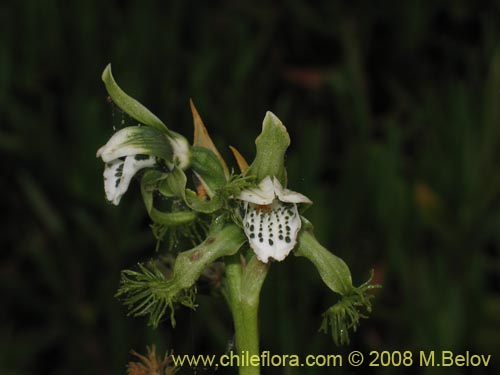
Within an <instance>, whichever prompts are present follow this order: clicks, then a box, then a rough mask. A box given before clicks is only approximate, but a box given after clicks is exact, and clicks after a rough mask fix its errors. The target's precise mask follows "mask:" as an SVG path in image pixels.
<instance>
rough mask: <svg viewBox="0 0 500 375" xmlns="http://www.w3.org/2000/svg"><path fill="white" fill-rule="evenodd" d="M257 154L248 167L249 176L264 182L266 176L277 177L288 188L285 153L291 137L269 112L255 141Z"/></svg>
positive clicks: (278, 120)
mask: <svg viewBox="0 0 500 375" xmlns="http://www.w3.org/2000/svg"><path fill="white" fill-rule="evenodd" d="M255 145H256V149H257V153H256V155H255V159H254V161H253V163H252V164H251V165H250V167H248V170H247V172H246V175H247V176H252V175H253V176H255V177H257V179H258V180H262V179H263V178H265V177H266V176H276V177H277V178H278V180H279V181H280V182H281V184H282V185H283V186H286V183H287V181H286V170H285V152H286V150H287V148H288V146H289V145H290V136H289V135H288V132H287V130H286V128H285V126H284V125H283V123H282V122H281V121H280V119H279V118H278V117H276V115H274V114H273V113H272V112H267V113H266V117H265V118H264V122H263V123H262V132H261V133H260V135H259V136H258V137H257V139H256V140H255Z"/></svg>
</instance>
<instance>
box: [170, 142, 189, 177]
mask: <svg viewBox="0 0 500 375" xmlns="http://www.w3.org/2000/svg"><path fill="white" fill-rule="evenodd" d="M170 143H171V145H172V148H173V154H174V159H175V160H174V162H176V163H177V165H178V166H179V168H181V169H186V168H187V167H188V166H189V162H190V160H191V154H190V150H189V149H190V147H189V143H188V142H187V140H186V139H185V138H184V137H178V138H172V140H171V142H170Z"/></svg>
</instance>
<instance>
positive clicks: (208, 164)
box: [191, 146, 227, 198]
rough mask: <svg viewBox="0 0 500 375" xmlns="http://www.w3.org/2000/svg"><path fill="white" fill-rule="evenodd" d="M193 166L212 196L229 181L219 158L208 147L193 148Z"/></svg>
mask: <svg viewBox="0 0 500 375" xmlns="http://www.w3.org/2000/svg"><path fill="white" fill-rule="evenodd" d="M191 167H192V168H193V171H194V172H195V174H196V176H197V177H198V178H199V179H200V182H201V183H202V184H203V186H204V188H205V190H206V192H207V194H208V196H209V197H210V198H212V197H213V196H214V195H215V192H216V191H217V189H220V188H222V187H224V186H225V185H226V183H227V180H226V175H225V173H224V168H223V166H222V164H221V162H220V160H219V158H218V157H217V155H215V154H214V153H213V152H212V150H209V149H208V148H205V147H196V146H193V147H192V148H191Z"/></svg>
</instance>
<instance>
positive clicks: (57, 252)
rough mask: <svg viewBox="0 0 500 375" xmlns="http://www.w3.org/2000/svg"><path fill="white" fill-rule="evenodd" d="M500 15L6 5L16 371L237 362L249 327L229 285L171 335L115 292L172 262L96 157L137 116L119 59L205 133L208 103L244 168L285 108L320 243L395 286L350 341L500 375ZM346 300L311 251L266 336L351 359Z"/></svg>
mask: <svg viewBox="0 0 500 375" xmlns="http://www.w3.org/2000/svg"><path fill="white" fill-rule="evenodd" d="M499 20H500V5H499V3H498V2H494V1H481V2H472V1H465V0H456V1H416V0H408V1H404V2H403V1H380V2H379V1H377V2H360V1H352V2H347V1H345V2H341V1H323V2H319V1H316V2H306V1H294V0H288V1H285V0H283V1H268V2H265V1H248V2H246V1H223V0H221V1H206V2H202V1H199V2H195V1H181V0H179V1H159V2H150V1H131V0H128V1H127V0H123V1H108V2H102V1H97V0H81V1H56V0H44V1H38V0H24V1H3V2H2V3H1V5H0V155H1V160H2V162H1V163H2V167H1V176H2V177H1V180H0V181H1V184H0V189H1V194H2V199H1V203H0V212H1V213H2V216H3V220H2V225H1V236H0V241H1V253H0V299H1V302H0V306H1V308H0V373H1V374H11V373H15V374H124V373H125V364H126V363H127V361H128V360H130V356H129V354H128V351H129V350H130V349H132V348H133V349H136V350H138V351H141V352H144V351H145V345H146V344H152V343H156V345H157V346H158V347H160V348H161V350H166V349H167V348H169V349H172V348H173V349H175V350H176V352H177V353H212V354H220V353H223V352H224V351H225V350H226V348H227V346H228V343H229V341H230V340H231V337H232V335H233V332H232V327H231V320H230V316H229V313H228V311H227V309H226V307H225V306H224V302H223V300H222V299H221V298H211V297H208V296H203V295H200V296H199V298H198V302H199V309H198V310H197V311H196V312H191V311H188V310H186V309H181V310H179V311H178V313H177V320H178V326H177V328H176V329H175V330H172V329H171V327H170V326H169V325H168V324H167V323H165V324H163V325H161V326H160V328H159V329H158V330H156V331H153V330H152V329H150V328H147V327H146V322H145V320H144V319H133V318H127V317H126V311H125V309H124V308H123V307H122V305H121V304H120V302H119V301H117V300H116V299H115V298H114V297H113V295H114V293H115V291H116V288H117V285H118V279H119V272H120V270H121V269H123V268H127V267H133V265H134V264H135V263H136V262H137V261H143V260H147V259H149V258H150V257H153V256H156V255H155V253H154V245H155V242H154V238H153V236H152V234H151V233H150V230H149V227H148V224H149V222H148V219H147V216H146V214H145V210H144V208H143V207H142V202H141V199H140V194H139V192H138V188H137V184H133V186H132V187H131V189H129V192H128V193H127V195H126V196H125V198H124V199H123V200H122V203H121V204H120V206H119V207H114V206H111V205H110V204H107V203H106V202H105V200H104V192H103V182H102V169H103V165H102V162H101V161H100V160H98V159H96V158H95V151H96V150H97V148H98V147H100V146H101V145H102V144H104V143H105V142H106V140H107V139H108V137H109V136H110V135H111V134H112V132H113V126H115V127H119V126H121V122H122V120H123V121H124V122H125V124H127V122H129V121H130V119H128V118H126V117H124V116H123V115H122V114H121V113H120V112H119V111H117V110H116V109H113V108H112V106H111V105H110V104H109V103H107V101H106V93H105V90H104V88H103V84H102V82H101V81H100V74H101V72H102V70H103V69H104V67H105V65H106V64H107V63H108V62H112V63H113V68H114V74H115V77H116V79H117V80H118V82H119V83H120V84H121V86H122V87H123V88H124V89H125V90H126V91H127V92H129V93H130V94H131V95H133V96H134V97H136V98H138V99H139V100H140V101H142V102H143V103H145V104H146V105H147V106H148V107H149V108H150V109H151V110H153V112H155V113H156V114H157V115H158V116H159V117H160V118H162V119H163V120H164V121H165V122H166V123H167V125H168V126H169V127H171V128H172V129H174V130H176V131H178V132H181V133H183V134H185V135H186V136H188V137H189V139H191V133H192V121H191V115H190V111H189V105H188V100H189V98H190V97H191V98H193V100H194V101H195V103H196V105H197V107H198V110H199V112H200V114H201V115H202V117H203V119H204V121H205V123H206V125H207V127H208V128H209V130H210V132H211V134H212V136H213V138H214V140H215V142H216V144H217V145H218V146H219V148H220V150H221V152H222V153H223V155H224V156H225V157H226V159H227V160H228V161H230V162H229V164H230V165H235V163H234V162H233V160H232V157H231V155H230V153H229V152H228V148H227V146H228V145H230V144H231V145H234V146H236V147H237V148H239V149H240V151H241V152H242V153H243V154H244V155H245V156H246V157H247V158H248V159H249V160H251V159H252V157H253V152H254V144H253V142H254V139H255V137H256V136H257V134H258V133H259V131H260V126H261V121H262V119H263V117H264V114H265V112H266V111H267V110H272V111H273V112H274V113H276V114H277V115H278V116H279V117H280V118H281V119H282V120H283V122H284V123H285V124H286V126H287V127H288V129H289V132H290V134H291V137H292V146H291V148H290V150H289V153H288V158H287V165H288V170H289V176H290V184H289V185H290V187H291V188H292V189H294V190H299V191H301V192H303V193H304V194H306V195H308V196H309V197H311V199H312V200H313V201H314V202H315V204H314V206H313V207H312V208H310V210H309V211H308V212H307V215H306V216H307V217H308V218H309V219H310V220H311V221H312V222H313V223H314V224H315V227H316V234H317V236H318V237H319V239H320V240H321V241H322V242H323V243H324V244H325V245H326V246H327V247H328V248H330V249H331V250H332V251H333V252H334V253H335V254H337V255H339V256H341V257H342V258H344V259H345V260H346V262H347V263H348V264H349V265H350V267H351V270H352V273H353V278H354V281H355V284H360V283H362V282H364V281H365V280H366V279H367V277H368V274H369V270H370V269H371V268H375V272H376V280H377V281H378V282H380V283H382V284H383V285H384V288H383V289H382V290H380V291H379V292H377V296H376V299H375V301H374V312H373V314H372V317H371V318H370V319H369V320H366V321H363V323H362V324H361V327H360V329H359V331H358V332H357V333H356V334H355V335H353V340H352V343H351V346H350V347H349V348H345V349H341V350H340V352H341V353H346V352H348V351H349V350H350V349H358V350H361V351H363V352H364V353H368V352H369V351H370V350H412V351H414V352H415V353H416V352H417V351H418V350H441V349H445V350H453V351H455V352H457V353H458V352H461V351H465V350H470V351H473V352H475V353H480V354H492V355H493V359H492V362H493V364H492V367H495V368H496V369H497V371H498V369H499V363H500V295H499V292H500V247H499V245H500V163H499V162H500V43H499V40H500V22H499ZM335 300H336V297H335V295H333V294H332V293H330V292H329V291H328V290H327V289H326V288H325V287H324V286H323V285H322V283H321V281H320V279H319V277H318V276H317V274H316V273H315V270H314V268H313V267H312V266H311V265H310V264H309V263H307V261H305V260H303V259H295V258H294V257H289V258H287V259H286V261H285V262H283V263H280V264H275V265H273V267H272V269H271V272H270V275H269V278H268V280H266V283H265V285H264V293H263V298H262V306H261V316H260V318H261V328H262V340H261V344H262V345H261V346H262V348H263V349H269V350H271V351H272V352H273V353H276V354H278V353H297V354H301V355H305V354H310V353H313V354H316V353H326V354H328V353H335V352H339V349H337V348H335V347H334V345H333V343H332V340H331V338H330V337H329V336H328V335H325V334H322V333H317V329H318V327H319V325H320V322H321V313H322V312H323V311H324V310H326V308H327V307H329V306H330V305H332V304H333V303H334V302H335ZM373 370H375V369H373ZM439 370H442V369H435V371H434V372H433V371H430V370H429V369H427V370H426V369H419V368H412V369H410V370H408V369H397V368H396V369H392V370H391V369H379V370H378V371H377V372H378V373H403V372H405V373H407V372H411V373H419V374H420V373H440V371H439ZM490 370H491V371H492V372H494V371H495V370H494V369H493V368H491V369H490ZM9 371H10V372H9ZM335 371H336V373H354V369H350V368H349V367H345V368H343V369H336V370H335ZM483 371H484V370H482V371H477V372H478V373H482V372H483ZM441 372H442V373H446V374H448V373H454V374H456V373H458V374H460V373H470V372H471V370H470V369H468V370H466V369H458V368H455V369H449V370H447V371H441ZM181 373H183V374H193V373H197V374H211V373H213V372H210V371H206V372H203V371H202V370H201V369H197V370H196V372H195V371H194V370H191V369H183V370H182V372H181ZM223 373H229V371H226V372H224V371H222V370H220V371H218V372H216V374H223ZM269 373H283V374H305V373H307V374H326V373H330V371H329V370H328V369H324V368H323V369H321V368H315V369H308V370H307V371H304V369H303V368H302V369H300V371H294V370H293V369H283V370H281V369H275V370H274V371H270V370H269V369H267V371H264V374H269Z"/></svg>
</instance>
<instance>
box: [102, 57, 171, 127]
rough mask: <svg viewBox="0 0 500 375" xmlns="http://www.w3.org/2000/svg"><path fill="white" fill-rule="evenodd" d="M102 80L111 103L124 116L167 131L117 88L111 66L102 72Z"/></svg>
mask: <svg viewBox="0 0 500 375" xmlns="http://www.w3.org/2000/svg"><path fill="white" fill-rule="evenodd" d="M102 80H103V82H104V85H105V86H106V90H107V91H108V94H109V96H110V97H111V99H113V102H114V103H115V104H116V105H117V106H118V107H119V108H120V109H122V110H123V111H124V112H125V113H126V114H128V115H129V116H130V117H132V118H133V119H136V120H137V121H139V122H140V123H142V124H144V125H148V126H151V127H153V128H156V129H158V130H161V131H168V128H167V126H166V125H165V124H164V123H163V122H162V121H161V120H160V119H159V118H158V117H156V116H155V115H154V114H153V113H152V112H151V111H150V110H149V109H147V108H146V107H145V106H144V105H142V104H141V103H140V102H139V101H137V100H135V99H134V98H132V97H131V96H129V95H128V94H127V93H125V91H123V90H122V89H121V88H120V86H118V84H117V83H116V81H115V79H114V77H113V73H112V72H111V64H108V65H107V66H106V68H105V69H104V71H103V72H102Z"/></svg>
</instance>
